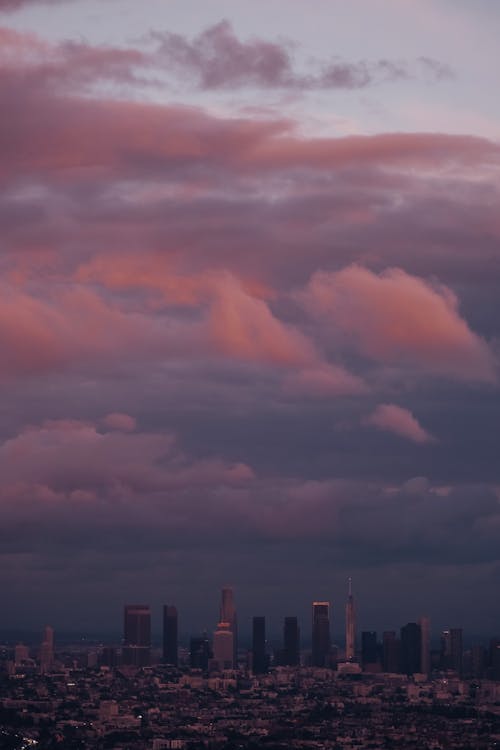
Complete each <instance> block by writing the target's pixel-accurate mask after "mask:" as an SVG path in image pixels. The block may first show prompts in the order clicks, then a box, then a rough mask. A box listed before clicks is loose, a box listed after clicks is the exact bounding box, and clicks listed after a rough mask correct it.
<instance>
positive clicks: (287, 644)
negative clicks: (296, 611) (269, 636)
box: [282, 617, 300, 667]
mask: <svg viewBox="0 0 500 750" xmlns="http://www.w3.org/2000/svg"><path fill="white" fill-rule="evenodd" d="M282 663H283V665H284V666H287V667H296V666H298V665H299V664H300V630H299V623H298V621H297V618H296V617H285V622H284V626H283V662H282Z"/></svg>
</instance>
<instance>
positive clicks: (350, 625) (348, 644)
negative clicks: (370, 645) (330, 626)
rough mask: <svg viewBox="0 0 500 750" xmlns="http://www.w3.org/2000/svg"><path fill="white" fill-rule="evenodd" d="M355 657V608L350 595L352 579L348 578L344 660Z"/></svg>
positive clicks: (351, 659)
mask: <svg viewBox="0 0 500 750" xmlns="http://www.w3.org/2000/svg"><path fill="white" fill-rule="evenodd" d="M355 658H356V609H355V606H354V597H353V595H352V580H351V578H349V588H348V592H347V602H346V605H345V660H346V661H354V659H355Z"/></svg>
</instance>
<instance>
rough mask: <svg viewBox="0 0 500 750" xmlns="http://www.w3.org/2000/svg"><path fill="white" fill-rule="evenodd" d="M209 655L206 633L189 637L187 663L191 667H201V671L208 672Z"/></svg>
mask: <svg viewBox="0 0 500 750" xmlns="http://www.w3.org/2000/svg"><path fill="white" fill-rule="evenodd" d="M210 655H211V652H210V643H209V642H208V638H207V636H206V635H202V636H200V637H196V638H191V640H190V642H189V665H190V667H191V669H201V670H202V671H203V672H208V661H209V659H210Z"/></svg>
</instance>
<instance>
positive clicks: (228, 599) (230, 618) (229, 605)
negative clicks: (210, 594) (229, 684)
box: [220, 586, 238, 667]
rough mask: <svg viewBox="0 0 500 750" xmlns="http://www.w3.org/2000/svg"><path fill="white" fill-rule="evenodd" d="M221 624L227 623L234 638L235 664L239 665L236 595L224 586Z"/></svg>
mask: <svg viewBox="0 0 500 750" xmlns="http://www.w3.org/2000/svg"><path fill="white" fill-rule="evenodd" d="M220 622H227V623H228V624H229V630H230V631H231V634H232V636H233V664H234V666H235V667H236V666H237V664H238V618H237V615H236V606H235V604H234V593H233V589H232V588H231V587H230V586H224V588H223V589H222V594H221V606H220Z"/></svg>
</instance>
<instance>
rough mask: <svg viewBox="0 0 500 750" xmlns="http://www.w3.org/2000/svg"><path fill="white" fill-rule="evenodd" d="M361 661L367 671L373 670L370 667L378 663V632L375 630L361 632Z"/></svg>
mask: <svg viewBox="0 0 500 750" xmlns="http://www.w3.org/2000/svg"><path fill="white" fill-rule="evenodd" d="M361 663H362V665H363V669H364V670H365V671H373V669H370V668H373V667H374V665H377V664H378V648H377V633H376V632H375V631H374V630H364V631H363V632H362V633H361ZM379 671H380V667H379Z"/></svg>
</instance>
